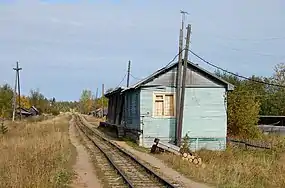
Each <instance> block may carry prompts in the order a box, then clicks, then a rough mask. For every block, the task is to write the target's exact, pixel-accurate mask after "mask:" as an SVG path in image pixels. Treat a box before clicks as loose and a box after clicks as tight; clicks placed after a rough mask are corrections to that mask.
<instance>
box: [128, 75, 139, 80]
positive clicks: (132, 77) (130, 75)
mask: <svg viewBox="0 0 285 188" xmlns="http://www.w3.org/2000/svg"><path fill="white" fill-rule="evenodd" d="M130 76H131V77H132V78H133V79H136V80H142V78H138V77H135V76H134V75H132V74H130Z"/></svg>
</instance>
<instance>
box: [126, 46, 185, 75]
mask: <svg viewBox="0 0 285 188" xmlns="http://www.w3.org/2000/svg"><path fill="white" fill-rule="evenodd" d="M184 50H185V48H184V49H182V50H181V51H180V52H179V53H178V54H176V55H175V56H174V57H173V59H172V60H171V61H169V62H168V63H167V65H165V66H164V67H163V68H162V69H165V68H167V67H168V66H169V65H170V64H171V63H173V62H174V61H175V59H176V58H177V57H178V56H179V55H180V54H181V53H182V52H183V51H184ZM130 76H131V77H132V78H134V79H136V80H142V79H143V78H138V77H136V76H134V75H132V74H130Z"/></svg>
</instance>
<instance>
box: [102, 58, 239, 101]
mask: <svg viewBox="0 0 285 188" xmlns="http://www.w3.org/2000/svg"><path fill="white" fill-rule="evenodd" d="M177 65H178V62H176V63H173V64H170V65H169V66H166V67H163V68H161V69H159V70H157V71H155V72H154V73H152V74H151V75H150V76H148V77H146V78H144V79H142V80H140V81H139V82H137V83H136V84H134V85H133V86H131V87H129V88H124V87H118V88H115V89H113V90H112V91H110V92H108V93H106V94H105V96H106V97H108V96H111V95H112V94H114V93H117V92H125V91H127V90H130V89H137V88H139V87H141V86H143V85H144V84H146V83H148V82H150V81H152V80H153V79H155V78H157V77H158V76H160V75H162V74H164V73H165V72H167V71H169V70H170V69H172V68H174V67H176V66H177ZM188 66H190V67H192V68H194V69H196V70H198V71H200V72H202V73H204V74H206V75H208V76H209V77H211V78H213V79H216V80H218V81H220V82H221V83H223V84H224V85H225V86H227V90H233V89H234V86H233V85H232V84H231V83H229V82H227V81H225V80H223V79H222V78H220V77H219V76H217V75H215V74H214V73H211V72H209V71H207V70H206V69H203V68H202V67H200V66H198V65H197V64H194V63H192V62H190V61H188Z"/></svg>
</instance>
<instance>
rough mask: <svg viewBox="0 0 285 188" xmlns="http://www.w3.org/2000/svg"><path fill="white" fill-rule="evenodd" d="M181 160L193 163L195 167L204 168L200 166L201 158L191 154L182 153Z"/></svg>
mask: <svg viewBox="0 0 285 188" xmlns="http://www.w3.org/2000/svg"><path fill="white" fill-rule="evenodd" d="M182 160H183V161H188V162H189V163H193V164H194V165H196V166H204V165H203V164H202V159H201V157H198V156H194V155H193V154H192V153H183V154H182Z"/></svg>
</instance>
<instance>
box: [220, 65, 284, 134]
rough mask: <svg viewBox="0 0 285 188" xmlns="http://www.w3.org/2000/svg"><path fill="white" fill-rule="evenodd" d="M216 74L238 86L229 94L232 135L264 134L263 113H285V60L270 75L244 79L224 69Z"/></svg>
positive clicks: (229, 130)
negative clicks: (262, 127) (261, 119)
mask: <svg viewBox="0 0 285 188" xmlns="http://www.w3.org/2000/svg"><path fill="white" fill-rule="evenodd" d="M216 74H217V75H218V76H220V77H221V78H223V79H224V80H226V81H228V82H230V83H231V84H233V85H234V86H235V89H234V91H231V92H229V93H228V94H227V113H228V135H229V136H237V137H241V138H257V137H260V136H261V132H260V130H259V129H258V127H257V123H258V120H259V115H277V116H278V115H285V64H283V63H281V64H278V65H276V66H275V67H274V72H273V75H272V76H269V77H261V76H255V75H252V76H251V77H249V79H241V78H240V77H238V76H236V75H230V74H227V73H223V72H221V71H216ZM265 83H268V84H265ZM276 85H278V86H276Z"/></svg>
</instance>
